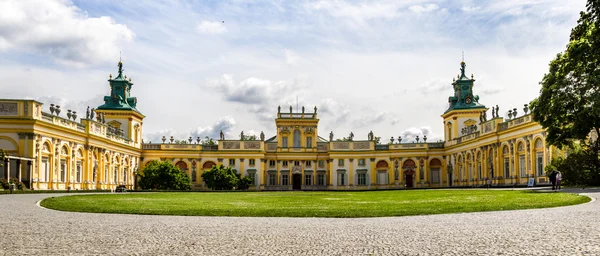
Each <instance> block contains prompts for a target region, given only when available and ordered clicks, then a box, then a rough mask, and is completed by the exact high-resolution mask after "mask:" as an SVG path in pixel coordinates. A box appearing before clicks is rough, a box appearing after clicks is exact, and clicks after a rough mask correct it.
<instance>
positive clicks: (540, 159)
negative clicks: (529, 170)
mask: <svg viewBox="0 0 600 256" xmlns="http://www.w3.org/2000/svg"><path fill="white" fill-rule="evenodd" d="M534 145H535V172H536V173H537V175H538V176H544V144H543V142H542V140H541V139H537V140H535V144H534Z"/></svg>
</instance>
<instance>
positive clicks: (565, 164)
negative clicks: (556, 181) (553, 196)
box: [546, 147, 600, 186]
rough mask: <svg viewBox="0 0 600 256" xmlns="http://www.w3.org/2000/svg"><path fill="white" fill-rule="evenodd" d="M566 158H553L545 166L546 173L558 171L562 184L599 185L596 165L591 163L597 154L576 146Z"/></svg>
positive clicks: (599, 178)
mask: <svg viewBox="0 0 600 256" xmlns="http://www.w3.org/2000/svg"><path fill="white" fill-rule="evenodd" d="M570 151H572V152H571V153H570V154H569V155H568V156H567V157H566V158H562V157H559V158H556V159H553V160H552V162H551V163H550V165H548V166H546V174H548V175H549V174H550V173H551V172H552V171H560V172H561V174H562V181H561V182H562V184H564V185H567V186H599V185H600V174H599V172H598V171H594V170H597V167H596V166H594V165H593V163H594V162H595V158H597V154H595V153H594V152H593V151H590V150H583V149H582V148H581V147H576V148H575V149H573V150H570Z"/></svg>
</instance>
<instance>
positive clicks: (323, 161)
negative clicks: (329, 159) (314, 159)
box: [319, 160, 325, 168]
mask: <svg viewBox="0 0 600 256" xmlns="http://www.w3.org/2000/svg"><path fill="white" fill-rule="evenodd" d="M319 167H320V168H323V167H325V160H319Z"/></svg>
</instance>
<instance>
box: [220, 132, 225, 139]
mask: <svg viewBox="0 0 600 256" xmlns="http://www.w3.org/2000/svg"><path fill="white" fill-rule="evenodd" d="M219 137H220V138H221V140H225V134H224V133H223V130H221V133H219Z"/></svg>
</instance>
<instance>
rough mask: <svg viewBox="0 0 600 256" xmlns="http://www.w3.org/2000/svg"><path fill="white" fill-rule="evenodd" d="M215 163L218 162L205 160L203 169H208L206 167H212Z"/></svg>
mask: <svg viewBox="0 0 600 256" xmlns="http://www.w3.org/2000/svg"><path fill="white" fill-rule="evenodd" d="M215 165H216V164H215V162H211V161H208V162H205V163H204V164H203V165H202V169H205V170H206V169H210V168H212V167H213V166H215Z"/></svg>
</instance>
